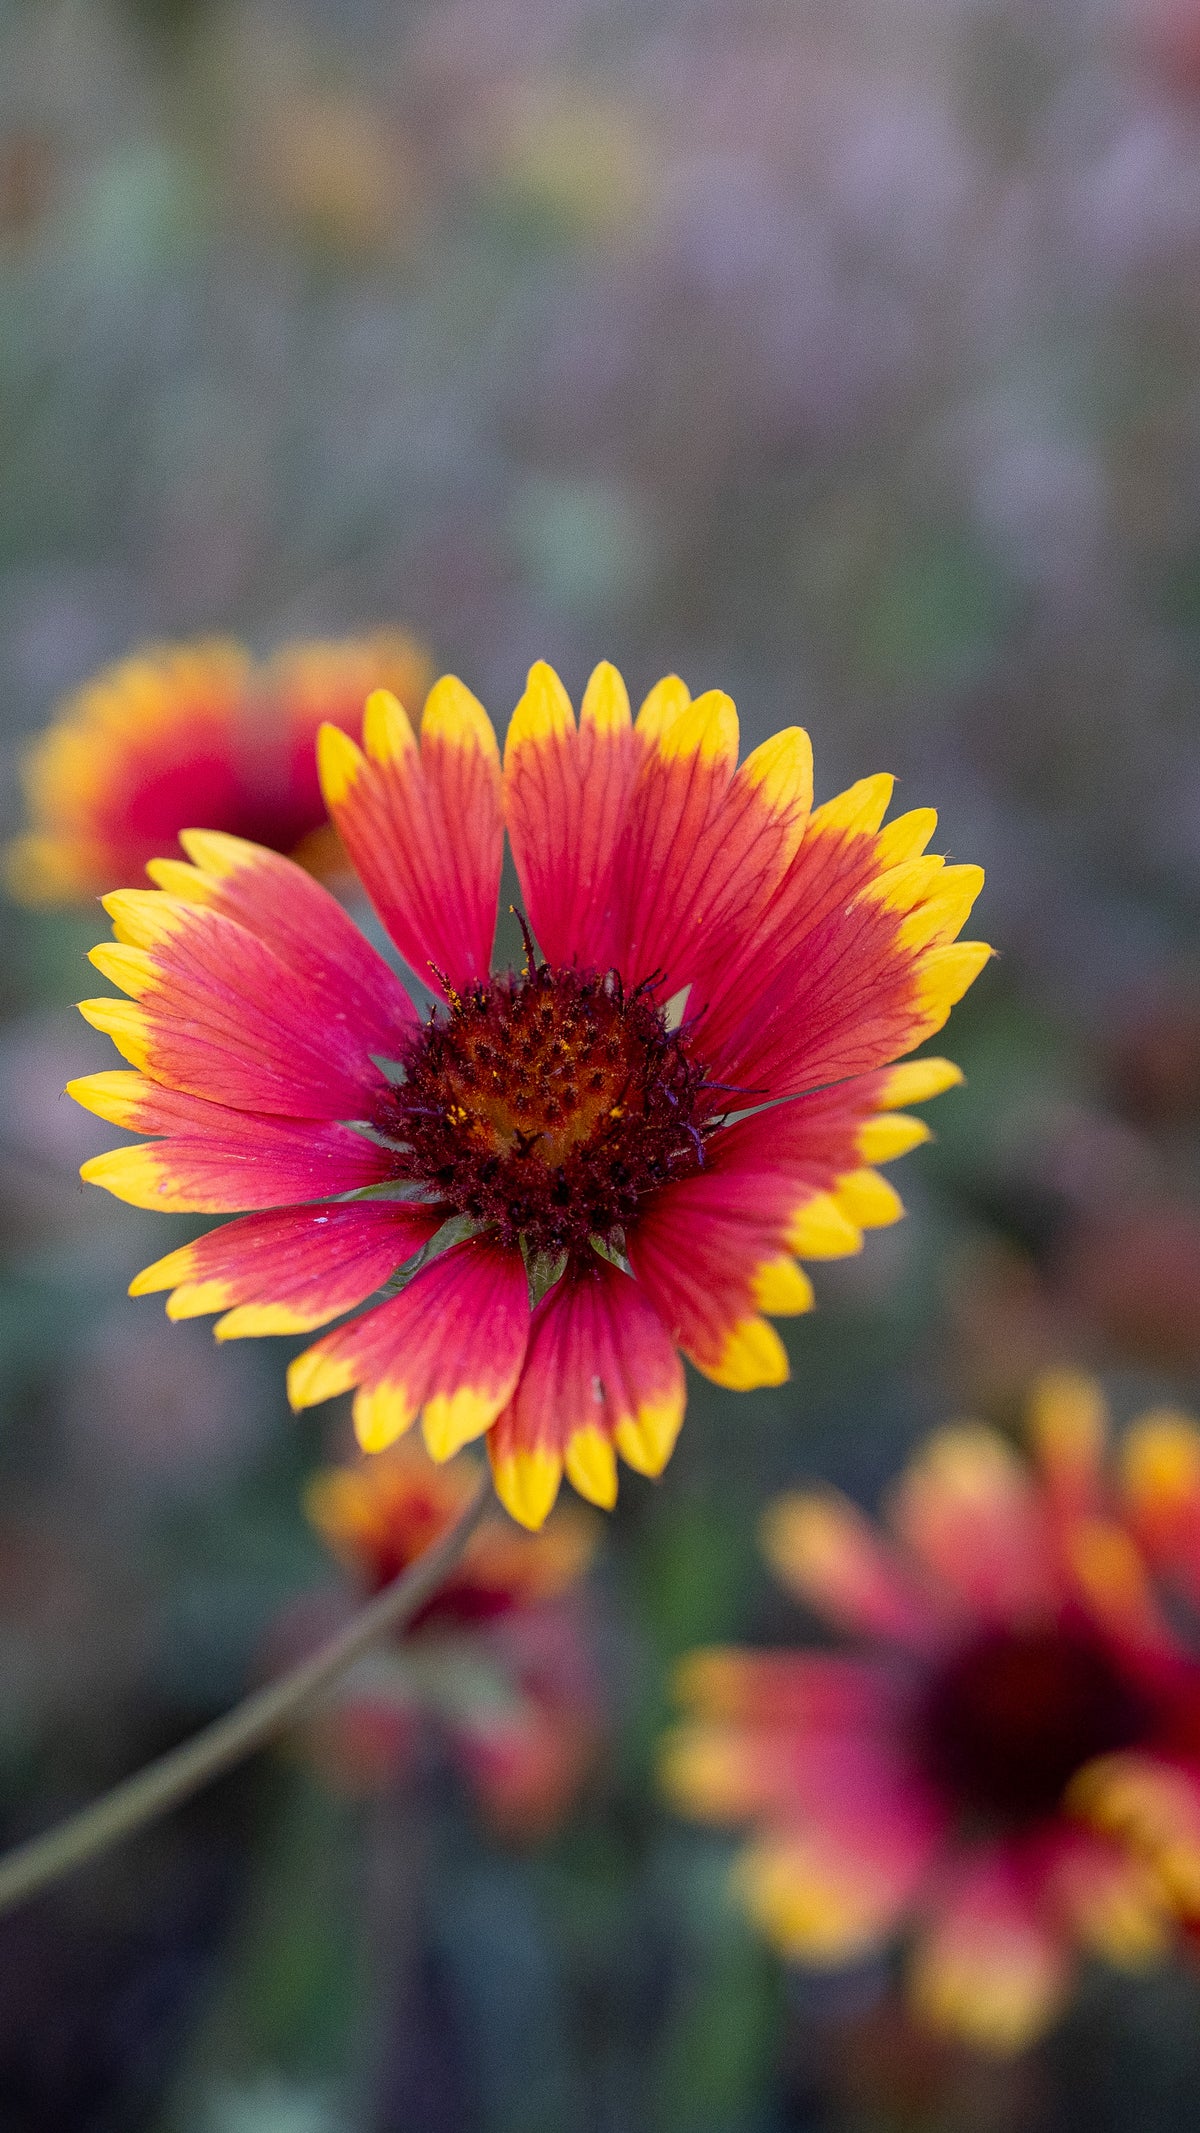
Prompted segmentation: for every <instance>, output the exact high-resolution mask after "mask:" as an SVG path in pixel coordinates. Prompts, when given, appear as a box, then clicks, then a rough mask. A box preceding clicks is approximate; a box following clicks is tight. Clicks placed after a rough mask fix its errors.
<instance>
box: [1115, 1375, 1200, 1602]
mask: <svg viewBox="0 0 1200 2133" xmlns="http://www.w3.org/2000/svg"><path fill="white" fill-rule="evenodd" d="M1120 1481H1121V1496H1122V1500H1123V1503H1124V1506H1125V1515H1126V1517H1127V1519H1128V1521H1129V1523H1130V1525H1131V1526H1132V1528H1133V1531H1134V1533H1135V1534H1136V1535H1137V1538H1138V1540H1139V1542H1140V1544H1141V1546H1142V1547H1143V1548H1144V1549H1145V1551H1146V1553H1147V1555H1148V1556H1149V1558H1150V1560H1151V1562H1152V1563H1154V1564H1156V1565H1157V1566H1159V1567H1160V1568H1162V1569H1164V1570H1171V1571H1174V1572H1177V1573H1182V1575H1183V1577H1184V1580H1185V1582H1187V1583H1188V1584H1189V1585H1190V1586H1191V1587H1192V1589H1198V1588H1200V1428H1198V1427H1197V1425H1196V1423H1195V1422H1194V1421H1193V1419H1192V1417H1191V1416H1190V1415H1187V1414H1182V1413H1180V1412H1179V1411H1178V1410H1177V1409H1175V1408H1166V1407H1162V1408H1153V1409H1151V1411H1150V1412H1149V1413H1147V1414H1143V1415H1139V1416H1138V1418H1137V1420H1136V1421H1135V1422H1133V1423H1132V1424H1131V1425H1130V1428H1129V1430H1128V1432H1127V1434H1126V1436H1125V1439H1124V1442H1123V1443H1122V1445H1121V1462H1120Z"/></svg>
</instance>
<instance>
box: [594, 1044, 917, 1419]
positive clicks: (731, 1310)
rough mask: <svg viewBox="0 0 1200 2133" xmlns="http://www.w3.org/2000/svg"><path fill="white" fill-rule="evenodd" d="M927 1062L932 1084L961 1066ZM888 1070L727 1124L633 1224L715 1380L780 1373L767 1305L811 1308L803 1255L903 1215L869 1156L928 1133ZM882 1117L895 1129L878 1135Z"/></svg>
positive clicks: (664, 1300)
mask: <svg viewBox="0 0 1200 2133" xmlns="http://www.w3.org/2000/svg"><path fill="white" fill-rule="evenodd" d="M921 1064H925V1065H928V1067H929V1068H930V1069H931V1070H934V1069H936V1070H937V1071H936V1072H931V1074H930V1076H929V1077H928V1078H927V1085H928V1086H931V1087H933V1088H937V1087H945V1086H948V1085H950V1083H951V1082H952V1080H953V1079H954V1078H955V1075H956V1070H955V1069H953V1068H951V1067H949V1065H948V1062H944V1061H929V1062H921ZM890 1079H891V1077H890V1076H886V1075H868V1076H865V1077H863V1078H862V1079H861V1080H860V1081H856V1082H851V1083H848V1084H846V1085H845V1086H844V1087H840V1088H835V1089H824V1090H820V1091H818V1092H816V1093H815V1094H814V1095H811V1096H807V1097H801V1098H798V1099H796V1100H795V1101H794V1102H791V1103H788V1104H780V1105H778V1106H775V1107H773V1108H770V1109H765V1110H762V1111H758V1112H756V1113H755V1114H754V1115H753V1116H752V1117H749V1118H744V1119H741V1120H739V1121H738V1122H737V1123H736V1124H735V1125H733V1126H729V1127H724V1128H721V1129H720V1130H719V1131H718V1132H716V1133H714V1134H713V1135H712V1137H711V1138H710V1140H709V1142H708V1144H707V1148H706V1168H705V1170H704V1171H702V1172H701V1173H700V1174H699V1175H698V1176H696V1177H692V1178H687V1179H684V1180H681V1181H680V1183H678V1184H677V1185H672V1186H668V1187H665V1188H664V1189H663V1190H662V1191H661V1192H660V1193H658V1194H657V1195H656V1196H655V1197H654V1199H653V1200H652V1201H651V1202H650V1203H649V1205H648V1206H647V1207H646V1209H645V1211H644V1212H643V1214H642V1215H641V1217H640V1218H639V1221H638V1223H637V1225H636V1227H631V1229H630V1233H629V1238H628V1250H629V1255H630V1263H631V1264H632V1266H633V1269H634V1272H635V1273H636V1274H637V1276H638V1279H639V1280H641V1281H642V1282H644V1283H645V1285H646V1288H647V1290H648V1291H649V1293H650V1296H651V1298H652V1300H653V1302H654V1304H655V1307H656V1309H657V1310H658V1311H659V1312H660V1313H661V1315H662V1317H663V1318H664V1319H665V1321H666V1323H667V1325H668V1326H669V1327H670V1329H671V1331H672V1333H673V1334H674V1336H675V1338H676V1339H677V1340H678V1341H679V1343H680V1346H681V1347H682V1348H683V1350H684V1352H685V1354H686V1355H688V1356H689V1357H690V1359H691V1360H692V1361H693V1362H694V1363H695V1365H696V1367H697V1369H699V1370H702V1371H703V1372H704V1374H705V1375H706V1376H707V1377H710V1378H712V1379H713V1380H714V1381H715V1382H716V1383H717V1384H720V1385H727V1386H730V1387H732V1388H734V1389H737V1390H744V1389H746V1388H747V1387H748V1386H752V1385H763V1384H779V1383H782V1381H783V1380H784V1378H785V1377H786V1376H787V1367H788V1366H787V1356H786V1352H785V1350H784V1347H783V1344H782V1342H781V1340H780V1339H779V1336H778V1334H777V1333H776V1332H775V1330H774V1328H773V1327H772V1326H770V1325H769V1324H768V1323H767V1319H766V1317H765V1316H764V1314H771V1315H774V1316H787V1315H794V1314H796V1313H799V1312H803V1311H806V1310H808V1309H810V1308H811V1306H812V1301H813V1295H812V1289H811V1285H810V1283H809V1280H808V1276H807V1275H806V1274H805V1273H804V1272H803V1270H802V1269H800V1268H798V1267H797V1266H796V1264H795V1256H798V1257H800V1258H808V1259H829V1258H837V1257H840V1256H842V1255H843V1254H845V1253H848V1252H856V1251H858V1250H859V1249H860V1248H861V1245H862V1233H863V1231H864V1229H868V1228H877V1227H880V1226H882V1225H884V1224H887V1223H891V1222H895V1221H897V1220H898V1219H899V1218H900V1216H901V1215H902V1213H903V1211H904V1210H903V1206H902V1204H901V1201H900V1199H899V1196H898V1195H897V1193H896V1191H895V1189H894V1187H893V1186H892V1185H891V1184H890V1183H889V1182H888V1181H887V1179H885V1178H883V1177H881V1176H880V1174H879V1172H878V1171H876V1170H875V1169H874V1168H873V1167H872V1166H871V1164H870V1163H864V1161H863V1160H862V1158H863V1156H864V1154H874V1153H876V1152H878V1153H880V1154H898V1153H900V1152H902V1150H903V1149H904V1148H905V1147H912V1146H915V1145H916V1144H917V1142H918V1141H919V1140H921V1139H923V1138H924V1137H925V1134H926V1129H925V1127H924V1125H923V1123H922V1121H920V1120H918V1119H909V1118H907V1117H906V1116H905V1115H904V1114H898V1113H896V1112H895V1111H892V1110H888V1109H885V1108H884V1105H885V1104H886V1103H887V1102H888V1101H889V1098H890V1097H891V1092H890V1090H889V1087H888V1083H889V1081H890ZM902 1086H903V1085H902ZM910 1086H914V1087H915V1091H916V1093H917V1094H918V1095H919V1094H920V1093H921V1084H919V1083H918V1084H910ZM893 1100H894V1099H893ZM877 1121H878V1122H880V1123H881V1124H882V1125H883V1126H884V1127H885V1128H897V1129H898V1130H897V1131H894V1132H892V1133H891V1135H890V1137H889V1136H888V1134H887V1133H885V1134H884V1135H882V1136H881V1135H879V1134H878V1133H875V1132H873V1130H872V1129H873V1128H874V1126H875V1124H876V1122H877ZM794 1255H795V1256H794Z"/></svg>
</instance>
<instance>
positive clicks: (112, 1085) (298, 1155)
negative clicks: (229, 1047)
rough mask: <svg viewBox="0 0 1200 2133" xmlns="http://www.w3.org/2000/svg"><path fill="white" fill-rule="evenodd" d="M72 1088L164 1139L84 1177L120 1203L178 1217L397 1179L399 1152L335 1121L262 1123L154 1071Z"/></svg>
mask: <svg viewBox="0 0 1200 2133" xmlns="http://www.w3.org/2000/svg"><path fill="white" fill-rule="evenodd" d="M67 1092H68V1094H69V1095H71V1096H73V1097H74V1099H75V1101H76V1103H79V1104H82V1105H83V1106H84V1108H85V1110H88V1111H94V1112H96V1113H97V1115H98V1116H99V1117H100V1118H106V1119H109V1120H110V1121H111V1122H112V1124H113V1125H116V1126H125V1127H128V1128H129V1129H130V1130H131V1131H132V1132H135V1133H150V1134H161V1135H162V1136H163V1138H162V1139H160V1140H151V1141H143V1142H139V1143H138V1144H137V1145H136V1146H134V1147H127V1148H112V1149H110V1150H109V1151H108V1152H107V1154H105V1155H94V1156H92V1157H91V1158H90V1160H89V1161H88V1162H86V1163H85V1164H84V1165H83V1168H82V1170H81V1171H80V1176H81V1177H83V1178H85V1179H86V1180H87V1182H88V1183H89V1184H91V1185H102V1186H104V1188H105V1190H106V1191H108V1192H111V1193H112V1194H113V1195H114V1196H115V1197H116V1198H117V1199H118V1200H126V1201H128V1202H129V1204H130V1205H131V1206H133V1207H149V1208H153V1209H156V1210H157V1211H158V1212H160V1213H172V1214H206V1215H207V1214H211V1215H224V1214H236V1213H239V1212H240V1211H241V1210H242V1209H244V1208H247V1207H257V1208H264V1207H281V1206H290V1205H291V1204H292V1203H293V1202H294V1201H299V1200H322V1199H332V1198H334V1197H335V1196H336V1195H337V1194H339V1193H347V1192H361V1191H363V1190H364V1189H365V1188H366V1187H367V1186H370V1185H383V1184H387V1183H389V1182H391V1181H393V1180H394V1178H395V1173H396V1158H395V1154H394V1152H393V1151H392V1150H390V1149H388V1148H384V1147H382V1146H380V1145H379V1143H377V1142H375V1141H372V1140H369V1139H368V1138H367V1137H366V1135H365V1134H361V1133H356V1132H354V1131H353V1130H352V1129H351V1128H350V1127H348V1126H344V1125H339V1124H335V1123H331V1122H330V1121H329V1120H326V1119H315V1118H308V1119H283V1118H265V1117H256V1116H255V1115H254V1114H253V1113H251V1112H246V1111H234V1110H229V1109H227V1108H226V1107H225V1106H224V1105H222V1104H210V1103H206V1102H205V1101H204V1099H203V1097H199V1096H186V1095H184V1094H183V1093H182V1092H181V1091H180V1090H177V1089H166V1088H163V1087H162V1085H161V1084H160V1083H158V1082H155V1081H150V1080H149V1079H148V1078H147V1076H146V1075H144V1074H134V1073H128V1072H122V1071H120V1070H117V1071H115V1072H111V1073H104V1074H86V1075H84V1076H83V1077H82V1078H81V1079H80V1080H78V1081H72V1082H68V1084H67Z"/></svg>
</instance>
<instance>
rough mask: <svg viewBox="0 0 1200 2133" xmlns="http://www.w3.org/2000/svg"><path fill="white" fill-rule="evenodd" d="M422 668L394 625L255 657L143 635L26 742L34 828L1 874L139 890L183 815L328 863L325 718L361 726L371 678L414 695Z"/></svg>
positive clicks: (89, 888) (40, 885)
mask: <svg viewBox="0 0 1200 2133" xmlns="http://www.w3.org/2000/svg"><path fill="white" fill-rule="evenodd" d="M431 679H432V676H431V674H430V671H429V667H428V663H427V661H426V658H425V654H424V653H423V652H422V651H421V649H420V648H419V646H417V645H416V644H415V643H413V641H412V640H411V639H410V638H408V637H405V636H403V635H402V634H401V633H400V632H399V631H398V630H381V631H379V632H377V633H376V634H375V635H373V636H366V637H352V638H347V639H345V640H343V641H340V642H331V643H307V644H306V643H300V644H288V645H283V646H282V647H281V648H280V650H279V651H277V652H276V653H275V655H274V657H273V658H272V659H270V660H268V661H267V662H266V663H265V664H263V665H261V666H259V665H256V664H255V663H254V662H253V661H252V660H251V659H250V657H249V655H248V654H247V653H246V652H244V651H243V650H242V649H241V647H240V646H238V645H236V644H230V643H225V642H220V641H207V642H201V643H197V644H178V645H150V646H148V647H147V648H146V649H145V650H144V651H142V652H139V653H138V654H136V655H135V656H134V657H133V658H131V659H126V660H123V661H122V662H121V663H120V665H118V666H114V667H110V668H109V669H108V670H107V671H106V672H105V673H103V674H99V675H97V676H96V678H95V679H94V680H93V681H90V682H88V683H87V684H86V686H85V687H84V688H82V689H80V690H79V691H78V692H77V694H76V695H74V696H73V697H71V698H70V700H69V701H68V702H67V703H66V704H65V705H64V706H63V707H62V709H61V711H60V712H59V715H58V717H57V718H56V719H55V721H54V723H53V724H52V725H51V726H49V727H48V728H47V730H46V731H45V732H44V733H43V734H41V736H40V737H39V738H38V739H37V740H36V741H35V742H34V743H33V745H32V747H31V748H30V751H29V753H28V755H27V757H26V760H25V763H24V767H23V776H24V783H25V790H26V798H27V803H28V809H29V816H30V821H31V825H32V826H31V828H30V830H29V831H28V833H27V834H26V835H25V836H23V837H19V838H18V839H17V840H16V841H15V842H14V843H13V844H12V845H10V846H9V849H8V852H7V854H6V855H5V866H6V873H7V878H8V885H9V887H10V888H11V889H12V891H13V893H14V894H15V895H17V896H19V897H21V898H22V899H24V900H25V901H27V902H31V903H58V902H67V901H74V900H78V899H81V898H86V897H92V896H99V895H100V894H102V892H103V891H104V890H105V889H111V888H114V887H117V886H118V885H121V884H124V885H127V886H129V887H134V886H136V884H137V883H138V882H140V881H141V880H142V877H143V875H144V873H145V869H146V864H147V861H148V860H151V859H154V858H157V857H158V855H159V854H160V853H162V852H167V851H171V850H172V849H173V848H174V844H175V839H176V837H177V836H178V834H179V832H180V830H182V829H186V828H187V826H188V824H189V823H191V822H203V823H204V824H205V825H206V827H207V828H209V829H219V830H228V831H230V832H231V833H232V834H234V835H236V836H239V837H251V838H253V839H254V841H255V842H256V843H257V844H265V845H268V846H269V847H270V849H271V850H272V851H275V852H290V853H293V854H294V855H295V856H297V857H298V858H300V859H301V860H302V861H303V863H304V864H305V865H306V866H312V867H314V868H315V870H316V871H318V872H320V871H323V870H324V868H325V867H327V866H329V865H336V864H337V863H338V852H337V841H336V839H335V838H334V836H333V834H332V832H331V830H330V829H329V825H328V819H327V817H326V813H325V804H324V802H323V800H322V798H321V790H320V785H319V783H318V779H317V764H316V738H317V729H318V727H319V726H320V725H321V724H322V723H323V722H324V721H326V720H328V721H329V722H331V723H332V724H333V725H335V726H343V727H349V726H354V727H355V728H357V725H358V721H359V718H360V717H361V715H362V706H363V702H364V700H365V698H366V697H367V695H368V693H369V692H370V691H371V690H372V689H375V688H387V689H394V690H395V691H396V693H397V695H399V696H401V697H402V698H405V699H406V700H407V701H409V702H413V703H419V702H420V701H421V699H422V698H423V696H424V693H425V689H426V687H427V686H428V683H429V681H430V680H431Z"/></svg>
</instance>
